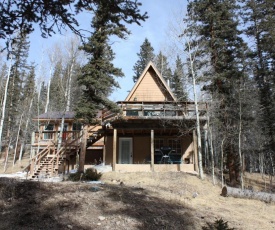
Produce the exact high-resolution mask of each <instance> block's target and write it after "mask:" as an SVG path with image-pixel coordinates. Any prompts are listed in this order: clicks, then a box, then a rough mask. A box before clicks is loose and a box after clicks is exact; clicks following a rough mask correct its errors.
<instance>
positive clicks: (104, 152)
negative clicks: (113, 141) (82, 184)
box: [102, 136, 107, 165]
mask: <svg viewBox="0 0 275 230" xmlns="http://www.w3.org/2000/svg"><path fill="white" fill-rule="evenodd" d="M103 138H104V145H103V156H102V157H103V159H102V163H103V165H105V162H106V146H105V145H106V139H107V136H104V137H103Z"/></svg>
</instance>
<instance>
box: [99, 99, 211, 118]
mask: <svg viewBox="0 0 275 230" xmlns="http://www.w3.org/2000/svg"><path fill="white" fill-rule="evenodd" d="M117 105H118V106H119V107H120V109H121V114H114V113H112V112H110V111H103V113H102V120H103V121H104V120H108V119H111V118H115V117H117V116H124V117H136V118H137V119H138V118H139V117H147V118H149V117H152V118H154V117H166V118H176V117H179V118H185V119H194V118H195V115H196V108H195V103H194V102H171V101H166V102H157V101H156V102H140V101H120V102H117ZM198 107H199V108H198V109H199V116H200V118H201V119H204V118H205V114H206V111H207V104H206V103H205V102H203V103H202V102H200V103H199V104H198Z"/></svg>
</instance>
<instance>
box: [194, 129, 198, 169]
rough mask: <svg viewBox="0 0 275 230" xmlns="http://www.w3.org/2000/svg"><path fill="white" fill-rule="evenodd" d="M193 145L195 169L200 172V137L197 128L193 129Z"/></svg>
mask: <svg viewBox="0 0 275 230" xmlns="http://www.w3.org/2000/svg"><path fill="white" fill-rule="evenodd" d="M193 146H194V170H195V171H197V172H198V169H199V167H198V137H197V134H196V130H193Z"/></svg>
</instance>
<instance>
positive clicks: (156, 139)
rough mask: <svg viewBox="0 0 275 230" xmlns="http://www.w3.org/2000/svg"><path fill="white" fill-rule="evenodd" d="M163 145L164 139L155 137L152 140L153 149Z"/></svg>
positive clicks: (156, 149)
mask: <svg viewBox="0 0 275 230" xmlns="http://www.w3.org/2000/svg"><path fill="white" fill-rule="evenodd" d="M163 146H164V139H160V138H155V140H154V148H155V151H158V150H159V149H160V148H161V147H163Z"/></svg>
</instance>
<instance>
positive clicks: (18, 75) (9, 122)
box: [5, 36, 29, 143]
mask: <svg viewBox="0 0 275 230" xmlns="http://www.w3.org/2000/svg"><path fill="white" fill-rule="evenodd" d="M12 47H13V50H12V52H11V55H13V57H14V58H13V59H14V63H13V65H12V68H11V75H10V82H9V87H8V100H7V110H6V113H7V116H6V127H5V131H6V141H7V142H6V143H8V142H10V141H11V140H12V138H13V137H12V135H13V134H14V133H15V132H16V127H17V125H18V122H19V120H20V119H19V118H20V116H21V112H22V108H21V99H22V86H23V81H24V78H25V76H26V72H27V70H28V68H29V66H28V63H27V58H28V52H29V41H28V37H26V36H23V37H17V38H16V39H14V40H13V44H12Z"/></svg>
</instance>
